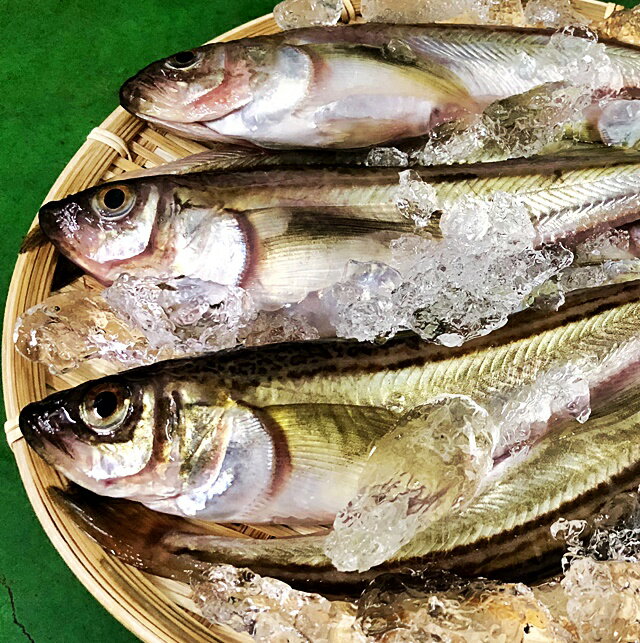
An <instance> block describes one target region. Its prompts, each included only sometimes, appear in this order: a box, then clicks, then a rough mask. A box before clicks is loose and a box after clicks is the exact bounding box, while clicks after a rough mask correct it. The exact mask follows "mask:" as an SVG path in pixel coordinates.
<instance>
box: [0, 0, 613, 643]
mask: <svg viewBox="0 0 640 643" xmlns="http://www.w3.org/2000/svg"><path fill="white" fill-rule="evenodd" d="M343 3H344V9H343V12H342V16H341V21H342V22H344V23H348V22H353V21H357V20H358V15H359V13H358V11H359V6H360V0H343ZM575 4H576V7H578V8H579V10H580V12H581V13H582V14H583V15H585V16H586V17H588V18H590V19H593V20H601V19H602V18H607V17H609V16H610V15H611V14H612V13H613V12H614V11H615V10H616V9H619V8H621V7H620V6H619V5H615V4H613V3H603V2H598V1H596V0H576V2H575ZM277 31H278V27H277V25H276V23H275V21H274V19H273V16H272V15H271V14H269V15H267V16H263V17H261V18H258V19H256V20H253V21H251V22H248V23H246V24H244V25H242V26H240V27H237V28H236V29H232V30H231V31H228V32H227V33H225V34H223V35H221V36H219V37H217V38H215V40H214V41H225V40H234V39H237V38H241V37H247V36H259V35H265V34H270V33H275V32H277ZM212 42H213V41H212ZM204 149H205V147H204V146H203V145H200V144H199V143H194V142H192V141H187V140H185V139H182V138H180V137H178V136H175V135H173V134H166V133H162V132H160V131H158V130H156V129H154V128H153V127H150V126H148V125H146V124H145V123H143V122H142V121H140V120H139V119H137V118H135V117H133V116H131V115H130V114H128V113H127V112H126V111H125V110H123V109H122V108H120V107H118V108H117V109H116V110H115V111H114V112H113V113H112V114H111V115H110V116H109V117H108V118H107V119H106V120H105V121H104V122H103V123H102V125H101V126H100V127H97V128H94V129H93V130H92V131H91V132H90V133H89V135H88V136H87V141H86V142H85V143H84V145H82V147H81V148H80V149H79V150H78V151H77V152H76V154H75V155H74V156H73V158H72V159H71V161H70V162H69V164H68V165H67V166H66V168H65V169H64V170H63V172H62V174H61V175H60V176H59V177H58V180H57V181H56V182H55V184H54V185H53V187H52V188H51V190H50V191H49V193H48V195H47V197H46V199H45V201H49V200H52V199H61V198H63V197H64V196H66V195H67V194H71V193H73V192H78V191H80V190H83V189H85V188H87V187H90V186H92V185H96V184H98V183H100V182H102V181H105V180H109V179H111V178H113V177H115V176H117V175H119V174H122V173H123V172H128V171H133V170H138V169H140V168H142V167H154V166H156V165H160V164H162V163H165V162H167V161H170V160H174V159H177V158H181V157H183V156H187V155H188V154H194V153H197V152H200V151H203V150H204ZM34 223H35V222H34ZM56 262H57V256H56V253H55V251H54V249H53V247H52V246H50V245H46V246H44V247H40V248H37V249H34V250H32V251H29V252H27V253H25V254H23V255H20V256H19V257H18V260H17V262H16V265H15V269H14V272H13V277H12V280H11V284H10V287H9V292H8V297H7V305H6V310H5V317H4V328H3V337H2V383H3V389H4V397H5V406H6V415H7V418H9V420H8V421H7V423H6V425H5V431H6V437H7V441H8V443H9V445H10V446H11V448H12V450H13V453H14V455H15V458H16V462H17V465H18V469H19V472H20V476H21V478H22V482H23V484H24V486H25V489H26V491H27V494H28V496H29V500H30V502H31V504H32V506H33V508H34V511H35V512H36V515H37V516H38V519H39V520H40V522H41V523H42V526H43V528H44V530H45V532H46V533H47V535H48V536H49V538H50V539H51V542H52V543H53V545H54V547H55V548H56V549H57V550H58V552H59V553H60V555H61V556H62V558H63V559H64V560H65V562H66V563H67V565H68V566H69V567H70V568H71V570H72V571H73V572H74V573H75V575H76V576H77V577H78V579H79V580H80V581H81V582H82V584H83V585H84V586H85V587H86V588H87V589H88V590H89V592H91V594H93V596H94V597H95V598H96V599H97V600H98V601H99V602H100V603H101V604H102V605H103V606H104V607H105V608H106V609H107V610H108V611H109V612H110V613H111V614H112V615H113V616H114V617H115V618H116V619H118V620H119V621H120V622H121V623H122V624H123V625H124V626H125V627H127V628H128V629H129V630H130V631H131V632H133V633H134V634H135V635H136V636H138V637H139V638H140V639H141V640H142V641H145V642H147V643H184V642H185V641H189V642H194V643H200V642H214V641H215V642H222V643H235V642H240V641H249V640H250V639H249V637H248V636H246V635H243V634H238V633H236V632H234V631H232V630H231V629H229V628H228V627H226V626H224V625H212V624H211V623H209V622H207V621H205V620H204V619H203V618H202V617H201V616H199V615H198V613H197V609H196V607H195V605H194V604H193V603H192V601H191V599H190V597H189V595H190V593H189V590H188V588H187V587H186V586H185V585H182V584H180V583H177V582H175V581H169V580H166V579H161V578H158V577H155V576H152V575H148V574H144V573H142V572H139V571H138V570H135V569H133V568H132V567H129V566H128V565H124V564H123V563H121V562H120V561H118V560H116V559H115V558H113V557H112V556H110V555H108V554H106V553H105V552H104V551H103V550H102V549H101V548H100V547H99V546H97V545H96V544H95V543H94V542H93V541H91V540H90V539H89V538H87V537H86V536H85V535H84V533H82V532H81V531H80V530H78V529H77V528H76V527H75V526H74V525H73V524H71V523H70V522H69V521H68V519H67V518H66V517H65V516H64V515H62V514H61V513H59V511H58V510H57V508H56V506H55V505H54V504H53V503H52V501H51V498H50V497H49V495H48V494H47V492H46V489H47V487H49V486H51V485H61V484H63V483H64V480H63V478H61V477H60V476H59V475H58V474H57V473H56V472H55V471H54V470H53V469H52V468H51V467H49V466H48V465H46V464H45V463H44V462H43V461H42V460H40V458H38V457H37V456H35V455H34V454H33V453H32V452H31V450H30V449H29V448H28V446H27V444H26V442H25V440H24V439H23V438H22V435H21V434H20V430H19V428H18V422H17V418H18V414H19V411H20V409H21V408H22V407H23V406H25V405H26V404H28V403H30V402H32V401H35V400H39V399H41V398H43V397H44V396H45V395H47V394H48V393H50V392H51V391H53V390H60V389H64V388H68V387H69V386H74V385H75V384H77V383H79V382H80V381H84V380H85V379H89V378H91V377H95V376H96V373H95V371H93V372H92V371H91V370H90V369H84V370H83V369H78V370H77V371H74V372H73V373H71V374H69V375H66V376H62V377H54V376H52V375H50V374H49V373H47V372H46V371H45V369H43V368H42V367H41V366H38V365H36V364H33V363H31V362H28V361H26V360H25V359H23V358H21V357H20V356H19V355H18V354H17V353H16V351H15V350H14V348H13V338H12V335H13V328H14V326H15V321H16V319H17V317H18V316H19V315H21V314H22V313H23V312H24V311H25V310H27V309H28V308H30V307H31V306H34V305H35V304H37V303H39V302H41V301H43V300H44V299H45V298H46V297H47V296H48V295H49V294H50V292H51V282H52V279H53V273H54V269H55V266H56ZM85 286H86V287H87V288H90V287H91V284H90V282H89V280H85ZM240 529H241V532H240V533H238V532H237V531H235V530H231V529H230V528H229V527H223V526H220V527H219V533H220V534H221V535H230V534H232V535H236V536H239V535H242V534H244V535H246V536H248V537H251V536H253V537H265V536H267V535H273V536H281V535H291V534H292V533H296V532H294V531H293V530H292V529H291V528H288V527H284V526H283V527H279V526H274V527H260V528H254V527H250V526H244V527H242V528H240ZM297 531H298V533H303V530H302V529H298V530H297ZM309 531H311V530H306V531H305V533H309Z"/></svg>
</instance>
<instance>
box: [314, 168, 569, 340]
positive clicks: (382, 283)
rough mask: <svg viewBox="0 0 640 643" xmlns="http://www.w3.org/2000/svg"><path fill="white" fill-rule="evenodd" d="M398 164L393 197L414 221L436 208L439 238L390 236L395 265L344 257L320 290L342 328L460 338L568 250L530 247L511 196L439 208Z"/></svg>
mask: <svg viewBox="0 0 640 643" xmlns="http://www.w3.org/2000/svg"><path fill="white" fill-rule="evenodd" d="M416 176H417V175H415V173H413V172H412V171H411V170H407V171H404V172H402V174H401V184H400V186H399V190H398V197H397V206H398V208H399V210H400V211H401V212H402V213H403V214H404V215H405V216H408V217H410V218H412V219H413V220H414V221H416V222H417V223H418V225H419V226H421V227H424V226H426V225H427V224H428V223H429V221H430V220H431V219H432V218H433V216H434V214H435V213H439V214H441V216H440V220H439V227H440V231H441V233H442V238H434V237H432V236H429V235H422V236H418V235H406V236H405V237H402V238H400V239H398V240H396V241H394V242H392V248H393V255H394V259H393V266H391V267H386V268H385V267H384V266H383V265H382V264H379V263H369V264H367V263H353V262H352V263H351V265H350V266H348V268H347V271H346V272H345V278H344V280H343V281H342V282H341V283H339V284H336V285H335V286H333V287H331V288H329V289H327V290H325V291H324V292H323V293H322V297H323V298H326V299H328V300H329V305H328V312H329V316H330V320H331V322H332V324H333V326H334V327H335V329H336V332H337V334H338V335H339V336H341V337H353V338H356V339H359V340H367V339H368V340H373V339H376V338H380V337H388V336H390V335H392V334H394V333H396V332H398V331H399V330H402V329H409V330H413V331H414V332H416V333H418V334H419V335H420V336H421V337H422V338H423V339H425V340H428V341H432V342H436V343H439V344H442V345H445V346H459V345H461V344H463V343H464V342H466V341H468V340H470V339H473V338H475V337H479V336H481V335H486V334H488V333H490V332H491V331H493V330H495V329H497V328H500V327H501V326H503V325H504V324H505V323H506V322H507V320H508V318H509V316H510V315H511V314H513V313H515V312H517V311H519V310H521V309H522V308H523V307H524V306H525V301H526V299H527V298H528V297H529V296H530V295H531V293H532V292H534V291H535V289H536V288H538V287H539V286H541V285H542V284H543V283H545V282H546V281H547V280H549V279H550V278H551V277H552V276H554V275H556V274H558V273H559V272H560V271H561V270H562V269H563V268H566V267H567V266H568V265H569V264H570V263H571V261H572V259H573V254H572V253H571V251H569V250H567V249H566V248H564V247H562V246H561V245H556V246H548V247H542V248H535V247H534V241H535V237H536V234H535V229H534V227H533V224H532V223H531V218H530V215H529V212H528V209H527V207H526V206H525V205H524V203H523V202H522V201H521V200H520V199H519V198H517V197H515V196H513V195H509V194H506V193H501V192H498V193H495V194H494V195H492V197H491V198H489V199H478V198H475V197H471V196H465V197H462V198H460V199H459V200H458V201H456V202H455V203H453V204H451V205H449V207H447V208H446V209H445V210H444V212H442V210H440V209H439V204H438V203H437V199H436V196H435V191H434V190H433V188H432V187H431V186H429V185H428V184H425V183H423V182H422V181H420V179H419V178H416Z"/></svg>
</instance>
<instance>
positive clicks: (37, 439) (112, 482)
mask: <svg viewBox="0 0 640 643" xmlns="http://www.w3.org/2000/svg"><path fill="white" fill-rule="evenodd" d="M153 412H154V411H153V399H152V393H151V394H150V392H149V391H147V390H145V388H144V387H142V386H140V384H139V383H138V382H136V380H135V379H126V378H123V377H118V376H116V377H107V378H104V379H101V380H98V381H96V382H90V383H87V384H83V385H80V386H78V387H76V388H74V389H70V390H67V391H62V392H59V393H55V394H53V395H51V396H49V397H47V398H46V399H44V400H42V401H40V402H34V403H32V404H29V405H28V406H26V407H25V408H24V409H23V410H22V412H21V413H20V429H21V431H22V434H23V435H24V437H25V439H26V440H27V442H28V444H29V445H30V446H31V447H32V448H33V449H34V450H35V451H36V452H37V453H38V454H39V455H40V456H41V457H42V458H43V459H44V460H45V461H46V462H48V463H49V464H51V465H52V466H54V467H55V468H56V469H58V470H59V471H60V472H61V473H63V474H64V475H66V476H67V477H68V478H69V479H71V480H73V481H74V482H77V483H78V484H80V485H81V486H83V487H85V488H87V489H90V490H91V491H94V492H95V493H100V494H102V495H109V496H116V497H121V496H127V495H128V489H127V487H128V484H127V481H128V480H131V479H132V478H135V476H136V474H139V473H140V472H141V471H143V470H145V468H146V467H148V466H149V464H150V462H151V460H152V456H153V446H154V436H153V421H152V420H153V417H152V416H153Z"/></svg>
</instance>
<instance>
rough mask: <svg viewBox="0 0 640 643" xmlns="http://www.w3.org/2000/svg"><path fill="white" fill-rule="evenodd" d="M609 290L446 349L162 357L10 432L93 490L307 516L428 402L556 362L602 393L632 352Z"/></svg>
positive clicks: (313, 517)
mask: <svg viewBox="0 0 640 643" xmlns="http://www.w3.org/2000/svg"><path fill="white" fill-rule="evenodd" d="M622 292H623V294H622V295H617V296H616V297H617V298H616V297H614V298H612V301H611V302H609V303H608V304H596V303H593V302H591V303H588V304H583V305H582V307H579V308H578V309H575V308H574V309H572V310H571V311H570V312H566V313H564V314H562V315H560V314H558V315H557V316H554V317H553V318H543V319H532V320H530V322H529V323H528V324H519V325H517V326H516V327H514V328H513V329H509V330H507V329H504V330H502V331H500V332H499V333H498V334H496V336H495V337H494V338H493V339H492V340H491V341H489V339H485V340H484V341H480V340H477V341H474V342H470V343H469V344H467V345H466V346H465V347H463V348H460V349H450V350H446V349H443V348H436V347H434V346H432V345H428V344H425V343H423V342H421V341H419V340H418V339H417V338H415V337H411V336H409V337H402V338H397V339H394V340H391V341H390V342H388V343H387V344H386V345H384V346H381V347H377V346H371V345H367V344H353V343H350V342H344V341H343V342H328V341H324V342H304V343H299V344H283V345H274V346H268V347H263V348H261V349H243V350H241V351H231V352H228V353H222V354H217V355H212V356H206V357H202V358H198V359H194V360H192V361H185V360H183V361H177V362H165V363H161V364H157V365H153V366H150V367H144V368H141V369H136V370H134V371H130V372H127V373H123V374H120V375H118V376H114V377H108V378H105V379H103V380H98V381H96V382H92V383H88V384H85V385H82V386H80V387H78V388H76V389H72V390H71V391H63V392H61V393H57V394H55V395H53V396H51V397H50V398H47V399H46V400H44V401H43V402H39V403H35V404H33V405H30V406H28V407H26V408H25V409H24V410H23V412H22V413H21V420H20V422H21V428H22V430H23V433H24V435H25V437H26V438H27V440H28V441H29V442H30V444H32V445H33V446H34V447H35V448H36V450H37V451H38V452H39V453H40V454H41V455H43V457H45V458H46V459H47V460H48V461H49V462H50V463H51V464H53V465H54V466H57V467H58V468H59V469H60V470H61V471H62V472H63V473H65V475H67V476H68V477H70V478H71V479H72V480H74V481H76V482H78V483H79V484H81V485H83V486H85V487H87V488H89V489H91V490H93V491H96V492H98V493H101V494H104V495H111V496H116V497H126V498H131V499H136V500H140V501H141V502H143V503H144V504H146V505H147V506H149V507H152V508H156V509H159V510H161V511H166V512H168V513H176V514H179V515H197V516H200V517H205V518H207V519H210V520H230V521H238V520H246V521H249V522H269V521H277V520H284V519H292V520H297V521H307V522H309V521H311V522H313V521H318V520H323V519H327V518H330V517H331V516H332V515H333V514H335V512H337V511H338V510H339V509H340V508H341V506H342V505H341V504H340V503H341V502H342V503H343V502H344V501H345V498H346V499H348V498H349V497H351V496H353V495H355V491H357V485H358V477H359V473H360V471H361V470H362V466H364V463H365V462H366V459H367V457H368V454H369V450H370V448H371V446H372V444H373V443H374V442H375V441H376V440H377V439H378V438H379V437H381V436H382V435H385V434H386V433H388V432H389V431H391V430H393V428H394V427H395V426H396V424H397V423H398V421H400V420H401V418H402V417H403V415H404V413H407V412H410V411H411V410H412V409H415V408H417V407H420V406H422V405H424V404H427V403H429V402H430V401H432V400H433V399H435V398H437V397H438V396H440V395H443V394H449V395H466V396H468V397H470V398H472V399H473V400H475V401H476V402H477V403H479V404H480V405H489V404H491V403H492V401H493V400H495V399H496V398H497V399H510V398H511V397H512V396H513V395H514V394H515V393H517V391H519V390H521V389H522V387H526V386H531V385H532V384H534V383H535V382H536V381H537V380H538V379H539V378H540V377H542V376H544V375H545V374H547V373H549V372H553V371H557V370H558V369H560V368H566V367H572V368H579V369H580V371H581V372H583V374H584V375H583V376H584V378H585V381H586V382H587V384H588V386H589V389H590V390H591V396H592V401H593V402H594V403H600V402H601V401H602V400H607V399H609V398H610V397H611V396H612V391H613V392H616V391H618V390H619V389H620V387H622V386H623V385H624V384H625V383H626V382H627V380H628V379H629V377H632V376H634V374H635V372H636V370H637V364H638V360H639V359H640V330H639V329H640V324H638V321H639V320H640V305H639V304H638V303H636V302H635V301H633V302H631V303H626V304H619V305H614V304H615V303H617V302H618V301H619V298H620V297H622V296H624V297H627V296H628V293H629V292H635V291H633V290H628V289H623V291H622ZM594 308H595V312H593V311H594ZM589 311H591V312H592V313H593V314H588V315H587V316H586V317H582V318H581V319H576V315H577V314H580V313H584V312H589ZM504 451H505V449H504V448H503V449H502V452H504ZM507 451H508V449H507ZM502 452H501V453H502ZM501 453H500V454H496V455H499V456H500V458H502V455H501ZM425 467H428V463H425ZM331 481H333V483H332V484H329V482H331ZM325 483H326V484H325Z"/></svg>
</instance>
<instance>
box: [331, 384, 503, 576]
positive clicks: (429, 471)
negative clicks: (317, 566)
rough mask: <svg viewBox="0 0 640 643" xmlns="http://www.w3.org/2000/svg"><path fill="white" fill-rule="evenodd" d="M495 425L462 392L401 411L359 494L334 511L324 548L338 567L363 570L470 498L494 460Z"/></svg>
mask: <svg viewBox="0 0 640 643" xmlns="http://www.w3.org/2000/svg"><path fill="white" fill-rule="evenodd" d="M496 431H497V427H496V425H495V424H494V423H493V422H492V420H491V419H490V418H489V415H488V413H487V412H486V410H484V409H483V408H482V407H480V406H478V405H477V404H476V403H475V402H473V400H471V399H470V398H468V397H465V396H459V395H447V396H442V397H440V398H437V399H435V400H434V401H433V402H432V403H430V404H428V405H425V406H422V407H419V408H417V409H415V410H412V411H410V412H409V413H408V414H406V415H404V416H403V417H402V418H401V419H400V420H399V422H398V424H397V426H396V428H395V429H394V430H393V431H391V432H390V433H388V434H387V435H385V436H384V437H382V438H381V439H380V440H379V441H378V442H377V443H376V444H375V446H374V448H373V450H372V453H371V455H370V457H369V460H368V462H367V465H366V467H365V470H364V471H363V473H362V476H361V478H360V481H359V482H360V487H361V488H360V491H359V492H358V495H357V496H356V497H355V498H354V499H353V500H352V501H351V502H350V503H349V504H348V505H347V506H346V507H345V508H344V509H343V510H342V511H341V512H340V513H339V514H338V516H337V517H336V519H335V521H334V523H333V531H332V532H331V534H330V535H329V536H328V539H327V544H326V549H325V551H326V554H327V555H328V556H329V557H330V558H331V560H332V562H333V564H334V565H335V566H336V568H337V569H339V570H358V571H365V570H367V569H370V568H371V567H373V566H375V565H379V564H381V563H383V562H384V561H386V560H388V559H389V558H390V557H391V556H392V555H393V554H395V552H397V551H398V550H399V549H400V547H402V546H403V545H404V544H406V543H407V542H409V541H410V540H411V539H412V538H413V537H414V536H415V534H416V533H417V532H418V531H420V530H421V529H424V528H425V527H426V526H427V525H428V524H429V523H430V522H431V521H433V520H436V519H437V518H439V517H441V516H442V515H444V514H446V513H447V512H449V511H451V509H452V508H454V507H455V508H457V507H459V506H461V505H462V504H463V503H465V502H468V501H469V500H471V499H472V498H473V496H474V495H475V493H476V491H477V490H478V488H479V486H480V483H481V482H482V479H483V478H484V476H485V475H486V474H487V473H488V471H489V470H490V469H491V467H492V465H493V460H492V457H491V456H492V453H493V450H494V447H495V443H496V441H497V433H496Z"/></svg>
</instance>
